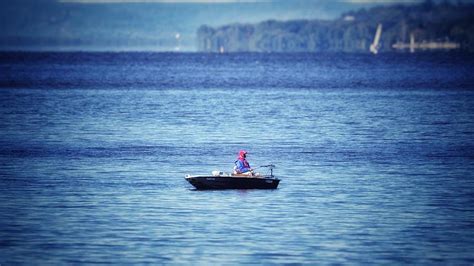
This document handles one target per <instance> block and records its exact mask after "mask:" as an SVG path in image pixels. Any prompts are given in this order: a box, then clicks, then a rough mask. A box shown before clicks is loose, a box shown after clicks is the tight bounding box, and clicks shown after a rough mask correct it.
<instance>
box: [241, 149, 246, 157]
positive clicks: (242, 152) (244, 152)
mask: <svg viewBox="0 0 474 266" xmlns="http://www.w3.org/2000/svg"><path fill="white" fill-rule="evenodd" d="M245 154H247V152H246V151H244V150H241V151H239V157H244V155H245Z"/></svg>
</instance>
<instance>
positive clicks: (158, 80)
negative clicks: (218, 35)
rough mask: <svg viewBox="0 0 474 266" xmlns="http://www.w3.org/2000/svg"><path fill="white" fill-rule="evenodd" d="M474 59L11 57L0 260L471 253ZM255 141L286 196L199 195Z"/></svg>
mask: <svg viewBox="0 0 474 266" xmlns="http://www.w3.org/2000/svg"><path fill="white" fill-rule="evenodd" d="M472 73H474V56H472V55H465V54H456V53H439V54H430V53H425V54H380V55H377V56H371V55H350V54H325V55H317V54H316V55H315V54H224V55H219V54H198V53H197V54H174V53H0V117H1V118H0V264H1V265H12V264H18V263H21V264H23V263H26V264H79V263H123V264H130V263H133V264H138V263H156V264H218V265H229V264H284V263H294V264H308V263H309V264H339V263H342V264H367V263H370V264H405V263H410V264H461V265H462V264H465V265H471V264H473V263H474V255H473V253H472V251H473V250H474V174H473V170H474V76H473V75H472ZM240 149H245V150H247V151H248V152H249V156H248V160H249V162H250V164H251V165H252V166H259V165H262V164H268V163H273V164H276V165H277V168H276V169H275V170H274V174H275V175H276V176H277V177H279V178H280V179H281V182H280V186H279V188H278V189H276V190H225V191H197V190H194V189H193V188H192V186H191V185H190V184H188V183H187V182H186V181H185V180H184V175H185V174H207V173H210V172H211V171H213V170H222V171H230V170H231V169H232V167H233V164H234V161H235V159H236V157H237V153H238V151H239V150H240Z"/></svg>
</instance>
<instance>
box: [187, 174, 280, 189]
mask: <svg viewBox="0 0 474 266" xmlns="http://www.w3.org/2000/svg"><path fill="white" fill-rule="evenodd" d="M185 179H186V181H188V182H189V183H190V184H191V185H193V186H194V187H195V188H196V189H199V190H204V189H276V188H277V187H278V184H279V183H280V180H279V179H277V178H273V177H232V176H186V178H185Z"/></svg>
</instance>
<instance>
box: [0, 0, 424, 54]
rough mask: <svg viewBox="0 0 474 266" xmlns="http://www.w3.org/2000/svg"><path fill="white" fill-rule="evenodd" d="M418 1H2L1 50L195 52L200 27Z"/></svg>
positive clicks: (329, 16)
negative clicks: (197, 32)
mask: <svg viewBox="0 0 474 266" xmlns="http://www.w3.org/2000/svg"><path fill="white" fill-rule="evenodd" d="M416 2H419V1H417V0H319V1H318V0H16V1H11V0H0V50H51V51H64V50H67V51H69V50H74V51H77V50H78V51H130V50H132V51H195V50H196V31H197V29H198V28H199V26H201V25H204V24H205V25H209V26H220V25H225V24H229V23H257V22H260V21H263V20H268V19H277V20H292V19H335V18H337V17H340V16H341V14H342V13H344V12H347V11H351V10H358V9H361V8H370V7H373V6H376V5H387V4H394V3H404V4H412V3H416Z"/></svg>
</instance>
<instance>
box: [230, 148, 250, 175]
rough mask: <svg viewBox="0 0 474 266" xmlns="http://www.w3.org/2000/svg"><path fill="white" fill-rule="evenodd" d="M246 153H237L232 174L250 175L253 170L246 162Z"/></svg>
mask: <svg viewBox="0 0 474 266" xmlns="http://www.w3.org/2000/svg"><path fill="white" fill-rule="evenodd" d="M246 158H247V152H246V151H244V150H242V151H240V152H239V158H237V161H235V166H234V174H246V175H252V174H253V172H252V171H253V169H252V168H251V167H250V164H249V162H247V159H246Z"/></svg>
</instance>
